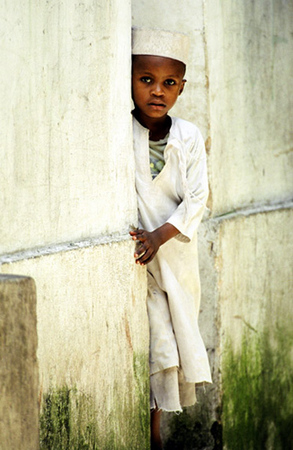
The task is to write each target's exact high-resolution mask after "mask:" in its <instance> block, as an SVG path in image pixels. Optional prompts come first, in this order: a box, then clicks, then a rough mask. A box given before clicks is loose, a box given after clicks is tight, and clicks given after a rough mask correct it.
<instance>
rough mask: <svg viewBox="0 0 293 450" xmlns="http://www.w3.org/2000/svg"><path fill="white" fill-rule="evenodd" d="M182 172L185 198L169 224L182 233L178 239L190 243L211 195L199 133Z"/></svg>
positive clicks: (203, 148) (201, 139) (203, 149)
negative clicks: (209, 194)
mask: <svg viewBox="0 0 293 450" xmlns="http://www.w3.org/2000/svg"><path fill="white" fill-rule="evenodd" d="M197 131H198V130H197ZM180 170H181V172H182V174H181V176H182V185H183V190H184V197H183V200H182V202H181V203H180V204H179V205H178V207H177V209H176V210H175V211H174V212H173V213H172V215H171V216H170V217H169V219H168V220H167V222H168V223H170V224H172V225H173V226H174V227H175V228H177V230H179V231H180V233H179V234H178V235H177V236H176V238H177V239H179V240H180V241H182V242H189V241H190V240H191V239H192V237H193V235H194V233H195V231H196V230H197V228H198V226H199V224H200V222H201V219H202V216H203V214H204V212H205V207H206V202H207V199H208V193H209V190H208V178H207V165H206V152H205V146H204V141H203V138H202V136H201V134H200V132H199V131H198V132H197V134H196V139H195V140H194V142H193V144H192V145H191V148H190V150H189V151H188V152H187V154H186V162H185V164H183V167H182V168H180Z"/></svg>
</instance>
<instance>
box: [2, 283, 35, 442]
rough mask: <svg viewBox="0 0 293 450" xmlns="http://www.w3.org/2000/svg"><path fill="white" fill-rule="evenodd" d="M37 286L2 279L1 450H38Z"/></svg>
mask: <svg viewBox="0 0 293 450" xmlns="http://www.w3.org/2000/svg"><path fill="white" fill-rule="evenodd" d="M37 345H38V338H37V317H36V288H35V283H34V281H33V280H32V279H30V278H28V277H16V276H12V275H7V276H6V275H0V354H1V364H0V398H1V401H0V418H1V419H0V436H1V438H0V449H1V450H8V449H16V448H24V449H38V448H39V421H38V419H39V405H38V393H39V389H38V388H39V376H38V375H39V374H38V363H37V356H36V352H37Z"/></svg>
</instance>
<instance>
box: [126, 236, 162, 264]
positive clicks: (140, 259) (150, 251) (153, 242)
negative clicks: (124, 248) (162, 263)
mask: <svg viewBox="0 0 293 450" xmlns="http://www.w3.org/2000/svg"><path fill="white" fill-rule="evenodd" d="M156 231H157V230H154V231H146V230H135V231H130V232H129V234H130V235H131V236H132V239H133V240H134V241H137V242H138V243H139V244H138V245H137V246H136V249H135V253H134V257H135V259H136V261H135V262H136V264H140V265H141V266H144V265H145V264H148V263H149V262H151V261H152V259H153V258H154V256H155V255H156V253H157V251H158V250H159V247H160V239H159V236H158V233H157V232H156Z"/></svg>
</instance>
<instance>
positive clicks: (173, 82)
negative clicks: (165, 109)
mask: <svg viewBox="0 0 293 450" xmlns="http://www.w3.org/2000/svg"><path fill="white" fill-rule="evenodd" d="M165 84H167V86H174V85H175V84H176V81H175V80H172V79H170V80H166V81H165Z"/></svg>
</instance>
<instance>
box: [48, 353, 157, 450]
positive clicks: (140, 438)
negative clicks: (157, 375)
mask: <svg viewBox="0 0 293 450" xmlns="http://www.w3.org/2000/svg"><path fill="white" fill-rule="evenodd" d="M113 391H114V392H115V395H114V398H113V407H112V411H110V412H108V413H107V414H106V416H107V417H106V418H105V417H99V415H100V414H102V412H103V408H102V407H101V408H99V411H97V409H96V407H95V404H94V399H93V398H92V397H91V396H90V395H86V394H83V393H80V392H79V391H78V390H77V389H76V388H73V389H70V388H69V387H67V386H63V387H61V388H51V389H50V390H49V392H48V393H46V394H45V395H44V397H43V403H42V410H41V416H40V449H41V450H141V449H144V450H147V449H149V442H150V439H149V428H150V426H149V423H150V418H149V375H148V361H147V357H146V356H145V355H140V354H138V355H134V357H133V377H132V376H131V377H130V376H129V377H128V379H127V383H126V386H124V395H123V393H121V386H120V391H119V389H118V386H114V387H113ZM126 393H127V394H126ZM132 393H133V394H132ZM102 422H104V423H106V426H105V425H104V426H103V427H101V425H100V424H101V423H102Z"/></svg>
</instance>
